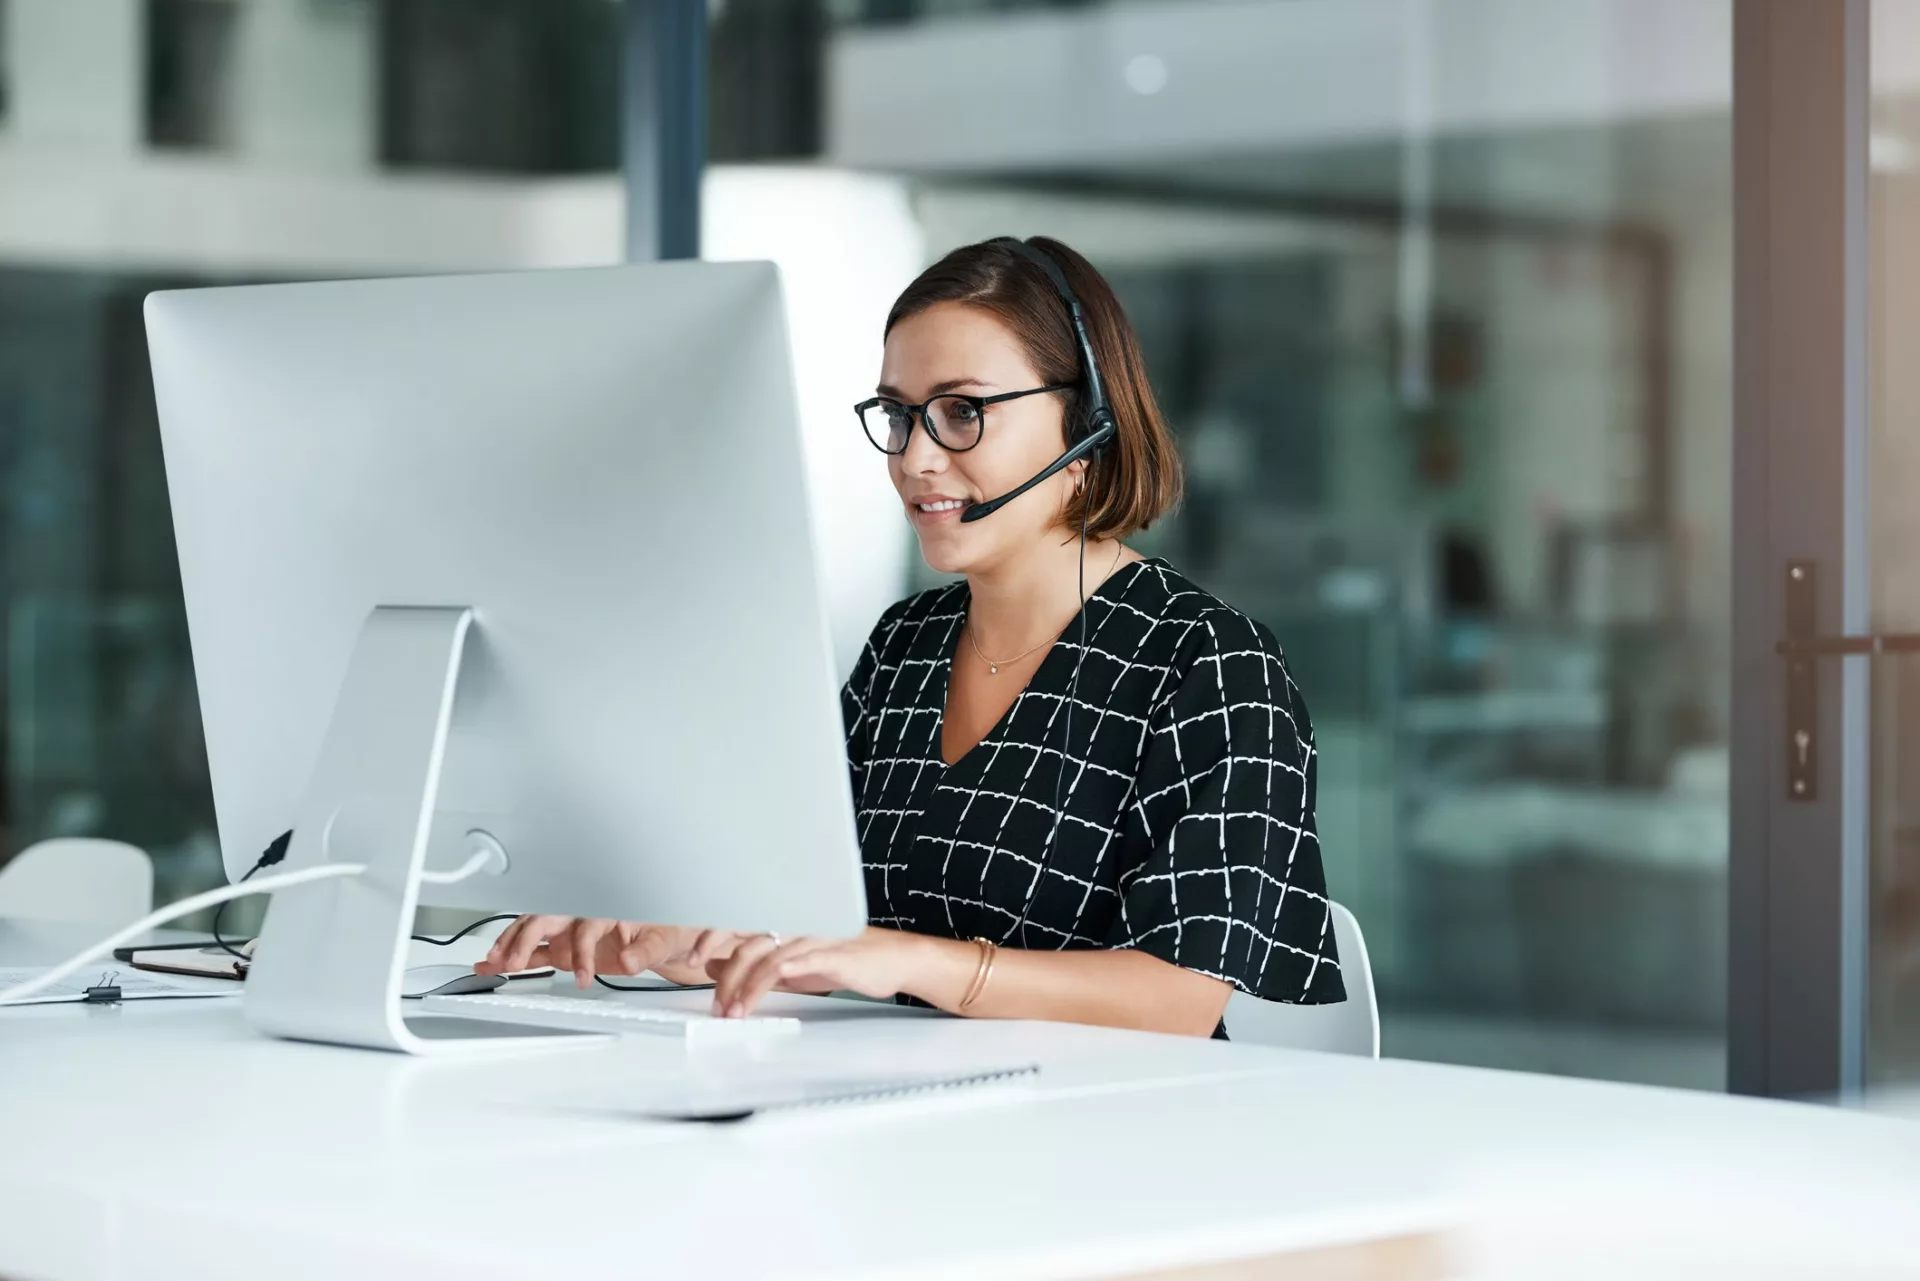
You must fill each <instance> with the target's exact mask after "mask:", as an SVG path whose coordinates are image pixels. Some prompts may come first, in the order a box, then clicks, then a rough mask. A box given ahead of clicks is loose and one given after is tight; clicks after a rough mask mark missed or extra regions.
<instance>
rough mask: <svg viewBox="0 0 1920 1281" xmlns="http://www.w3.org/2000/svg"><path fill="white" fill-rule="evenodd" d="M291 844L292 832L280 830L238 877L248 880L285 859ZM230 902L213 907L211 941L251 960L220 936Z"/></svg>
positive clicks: (230, 953)
mask: <svg viewBox="0 0 1920 1281" xmlns="http://www.w3.org/2000/svg"><path fill="white" fill-rule="evenodd" d="M292 844H293V833H292V832H290V831H287V832H282V833H280V835H278V836H276V837H274V838H273V840H272V842H271V843H269V844H268V846H267V848H266V849H264V850H262V851H261V853H260V857H259V859H258V860H256V861H255V863H254V865H253V866H252V867H250V868H248V869H247V874H246V875H245V876H243V877H241V878H240V879H241V881H243V882H245V881H250V880H252V879H253V876H254V873H256V872H258V871H260V870H262V869H263V868H269V867H272V866H273V865H274V864H275V863H278V862H280V861H281V860H283V859H285V858H286V857H287V849H288V848H289V847H290V846H291V845H292ZM232 902H233V900H232V899H228V900H227V902H226V903H222V904H221V905H220V906H219V907H216V908H214V909H213V941H214V942H215V943H216V944H218V945H219V947H220V950H221V951H223V952H225V953H226V954H227V955H229V956H237V957H239V958H240V959H241V960H243V961H248V960H252V959H253V958H252V957H249V956H248V955H247V954H246V953H245V952H242V951H241V950H240V949H239V948H237V947H235V946H234V945H233V944H231V943H229V942H227V941H226V940H225V939H224V938H222V937H220V918H221V917H223V916H225V915H226V914H227V904H228V903H232Z"/></svg>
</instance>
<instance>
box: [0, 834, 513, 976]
mask: <svg viewBox="0 0 1920 1281" xmlns="http://www.w3.org/2000/svg"><path fill="white" fill-rule="evenodd" d="M475 857H481V856H480V855H476V856H475ZM469 861H471V860H469ZM366 870H367V865H366V864H365V863H325V864H322V865H321V866H319V867H303V868H301V869H300V870H299V871H297V872H281V873H279V874H278V875H275V876H263V877H258V878H256V879H254V880H250V881H240V882H238V883H236V884H233V885H227V886H222V887H221V888H220V889H217V890H208V891H207V892H206V893H204V894H195V895H193V896H192V897H191V898H183V899H181V900H180V901H179V902H178V903H171V904H168V905H167V906H166V907H163V908H161V909H160V910H159V911H157V912H152V913H149V914H148V915H146V916H143V917H141V918H140V919H139V920H137V921H135V922H134V923H133V924H132V925H129V926H127V928H126V929H124V930H121V931H120V932H119V933H117V934H114V935H112V936H111V937H108V938H104V939H102V940H100V941H99V942H98V943H95V944H93V945H91V946H90V947H88V948H87V949H86V950H85V951H83V952H81V953H79V954H78V955H77V956H74V957H73V958H72V959H70V960H66V961H62V962H61V963H60V964H58V965H56V966H54V967H53V968H52V969H50V970H44V971H42V972H41V973H39V974H36V975H35V976H34V977H32V978H30V979H28V980H27V981H26V982H24V983H16V984H14V985H13V986H12V987H10V988H6V989H4V990H0V1006H4V1005H7V1004H10V1003H11V1002H14V1001H18V1000H20V999H22V998H23V997H28V996H32V995H33V994H34V993H36V992H40V991H43V990H44V989H46V988H50V987H52V986H53V985H54V984H55V983H58V982H59V981H60V980H61V979H63V978H65V977H67V975H69V974H71V973H73V972H74V971H75V970H77V969H79V968H80V967H81V966H83V965H85V964H86V963H87V962H89V961H91V960H93V958H95V957H96V956H99V955H100V954H101V953H103V952H111V951H112V950H113V949H114V948H116V947H119V946H120V945H121V944H122V943H125V942H127V941H129V940H131V939H136V938H139V937H140V936H141V935H142V934H145V933H146V932H147V931H148V930H151V929H157V928H158V927H160V926H162V925H165V924H166V923H167V922H168V921H174V920H178V919H179V918H181V917H183V916H190V915H192V914H193V913H195V912H198V911H200V910H201V909H202V908H208V907H217V906H219V905H220V904H222V903H225V902H228V901H229V900H232V899H237V898H245V897H247V896H248V895H250V894H269V893H272V892H273V891H274V890H284V889H288V888H290V887H292V886H295V885H305V884H307V883H308V882H310V881H325V880H331V879H332V878H334V877H339V876H359V875H360V874H361V873H362V872H365V871H366ZM461 870H462V871H464V870H465V869H464V868H463V869H461ZM445 875H446V876H449V877H453V878H457V877H459V875H460V873H459V872H449V873H445Z"/></svg>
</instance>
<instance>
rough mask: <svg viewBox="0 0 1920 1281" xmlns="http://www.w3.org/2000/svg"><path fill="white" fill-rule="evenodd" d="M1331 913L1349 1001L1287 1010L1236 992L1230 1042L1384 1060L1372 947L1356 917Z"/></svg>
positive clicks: (1230, 1009)
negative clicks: (1369, 950) (1368, 955)
mask: <svg viewBox="0 0 1920 1281" xmlns="http://www.w3.org/2000/svg"><path fill="white" fill-rule="evenodd" d="M1328 907H1329V909H1330V910H1331V912H1332V915H1333V943H1334V947H1335V948H1337V949H1338V950H1339V953H1340V977H1341V979H1342V980H1343V981H1344V982H1345V983H1346V988H1347V999H1346V1000H1344V1001H1342V1002H1340V1003H1339V1004H1338V1005H1287V1004H1284V1003H1282V1002H1279V1001H1262V1000H1260V999H1258V998H1257V997H1251V996H1248V995H1247V994H1246V993H1245V992H1235V993H1234V994H1233V996H1232V997H1231V998H1229V999H1228V1001H1227V1020H1226V1022H1227V1035H1228V1036H1230V1037H1232V1038H1233V1039H1234V1040H1236V1041H1244V1042H1247V1043H1248V1044H1251V1045H1273V1046H1279V1047H1280V1048H1282V1049H1288V1050H1323V1051H1326V1052H1327V1053H1330V1054H1359V1055H1364V1056H1365V1057H1367V1058H1372V1059H1377V1058H1379V1057H1380V1007H1379V1005H1378V1004H1376V1002H1375V1000H1374V994H1373V965H1372V963H1371V962H1369V961H1368V960H1367V941H1366V940H1365V939H1364V938H1362V937H1361V936H1360V922H1358V921H1356V920H1354V919H1353V913H1352V912H1349V911H1348V910H1347V909H1346V908H1344V907H1342V906H1340V905H1339V904H1338V903H1330V904H1328Z"/></svg>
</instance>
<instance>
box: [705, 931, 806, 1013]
mask: <svg viewBox="0 0 1920 1281" xmlns="http://www.w3.org/2000/svg"><path fill="white" fill-rule="evenodd" d="M822 946H824V944H823V943H822V941H821V940H819V939H815V938H797V939H794V940H793V941H792V942H790V943H783V944H781V945H780V946H779V947H773V948H767V949H765V950H763V951H760V952H758V953H756V955H755V956H754V959H753V960H752V961H751V962H750V963H749V964H748V965H747V966H746V970H745V972H744V973H743V974H741V975H740V977H739V980H738V982H737V983H736V984H735V985H734V988H733V990H732V992H731V993H729V995H728V999H727V1003H726V1004H725V1005H724V1006H722V1007H721V1008H722V1009H723V1010H724V1011H725V1014H726V1017H727V1018H730V1019H738V1018H745V1017H746V1016H747V1015H749V1014H751V1013H753V1009H754V1007H755V1006H757V1005H758V1004H760V1000H761V998H762V997H764V996H766V994H767V993H768V992H769V991H770V990H771V989H772V988H773V985H774V984H775V983H777V982H778V981H779V979H780V970H781V968H782V967H783V966H785V965H787V964H789V963H790V962H793V961H796V960H797V959H799V958H801V957H803V956H805V955H806V954H807V953H809V952H816V951H819V950H820V948H821V947H822Z"/></svg>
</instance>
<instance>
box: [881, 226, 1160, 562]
mask: <svg viewBox="0 0 1920 1281" xmlns="http://www.w3.org/2000/svg"><path fill="white" fill-rule="evenodd" d="M1027 243H1028V244H1029V245H1031V246H1032V247H1033V248H1035V249H1038V250H1040V251H1041V252H1042V253H1044V254H1046V255H1047V256H1048V257H1050V258H1052V259H1053V261H1054V262H1055V263H1056V264H1057V265H1058V266H1059V268H1060V271H1061V274H1063V275H1064V276H1066V278H1067V285H1068V287H1070V288H1071V289H1072V290H1073V292H1074V294H1075V295H1076V296H1077V297H1078V298H1079V299H1080V310H1081V315H1082V318H1083V319H1084V321H1085V322H1086V326H1087V337H1088V339H1089V340H1090V341H1091V342H1092V343H1093V353H1094V357H1095V359H1097V360H1098V361H1099V362H1100V376H1101V379H1102V381H1103V382H1104V383H1105V384H1106V391H1107V402H1108V405H1109V407H1110V408H1111V409H1112V411H1113V421H1114V426H1115V428H1116V429H1117V430H1116V432H1115V436H1114V440H1113V442H1112V443H1111V444H1109V445H1108V446H1107V447H1106V449H1105V450H1104V451H1103V452H1102V453H1101V455H1100V456H1099V458H1098V459H1097V461H1095V462H1094V463H1093V465H1092V466H1090V467H1088V469H1087V483H1086V487H1085V489H1083V490H1082V491H1081V492H1080V493H1079V494H1078V495H1077V496H1075V497H1074V498H1073V499H1072V500H1071V501H1069V502H1068V504H1067V509H1066V512H1065V513H1064V516H1065V520H1066V523H1067V524H1068V525H1069V526H1070V527H1074V528H1078V527H1079V525H1080V522H1081V520H1082V519H1085V521H1086V527H1087V537H1089V538H1124V537H1125V536H1126V535H1128V534H1132V533H1135V532H1137V531H1139V530H1142V529H1145V528H1147V527H1148V526H1149V525H1151V524H1152V523H1153V522H1154V521H1156V520H1158V519H1160V517H1162V516H1164V515H1166V514H1167V512H1169V511H1171V510H1172V509H1173V507H1174V505H1175V504H1176V503H1178V502H1179V501H1180V489H1181V483H1182V477H1181V468H1180V451H1179V448H1178V447H1177V446H1176V445H1175V444H1174V440H1173V433H1172V432H1171V431H1170V430H1168V428H1167V420H1166V419H1165V418H1164V417H1162V416H1161V413H1160V405H1159V402H1157V401H1156V400H1154V398H1153V388H1152V386H1151V385H1150V384H1149V383H1148V382H1147V366H1146V361H1145V360H1144V359H1142V358H1141V355H1140V340H1139V339H1138V338H1137V337H1136V336H1135V335H1134V332H1133V323H1132V322H1131V321H1129V320H1128V319H1127V313H1126V312H1125V310H1123V309H1122V308H1121V306H1120V300H1119V299H1118V298H1116V297H1114V293H1113V287H1112V286H1110V285H1109V284H1107V282H1106V278H1105V277H1103V276H1102V275H1101V274H1100V273H1099V272H1098V271H1096V270H1095V269H1094V266H1093V264H1092V263H1090V262H1088V261H1087V260H1086V259H1085V258H1082V257H1081V256H1080V255H1079V254H1077V253H1075V252H1074V251H1073V250H1071V249H1069V248H1067V246H1065V245H1063V244H1061V243H1060V242H1059V241H1058V240H1053V239H1050V238H1048V237H1046V236H1035V237H1034V238H1033V239H1031V240H1029V241H1028V242H1027ZM942 302H957V303H965V304H967V305H968V306H970V307H980V308H983V309H985V310H986V311H990V312H992V313H993V314H994V315H995V316H998V317H999V318H1000V319H1001V321H1003V322H1004V323H1005V324H1006V325H1007V327H1008V328H1009V329H1011V330H1013V332H1014V334H1015V336H1017V337H1018V338H1019V340H1020V343H1021V345H1022V346H1024V347H1025V348H1026V351H1027V359H1028V360H1030V361H1031V362H1032V363H1033V368H1034V372H1035V373H1036V374H1038V375H1039V376H1040V381H1041V382H1043V383H1072V384H1076V385H1077V386H1078V387H1079V390H1077V391H1076V392H1075V393H1074V395H1073V397H1072V398H1071V399H1070V401H1069V402H1068V405H1067V420H1066V421H1067V424H1068V433H1067V434H1068V439H1069V440H1072V439H1075V438H1076V430H1077V427H1078V425H1080V424H1084V423H1085V421H1086V416H1087V408H1088V407H1087V405H1086V391H1085V386H1086V384H1085V379H1084V373H1083V371H1082V370H1081V368H1080V349H1079V345H1078V344H1077V343H1076V342H1075V341H1074V336H1073V325H1072V322H1071V321H1070V319H1069V317H1068V312H1067V305H1066V303H1065V301H1064V300H1062V298H1061V297H1060V292H1059V290H1057V289H1055V288H1054V287H1053V282H1052V281H1050V280H1048V279H1047V275H1046V272H1045V271H1044V270H1043V269H1042V268H1041V267H1040V265H1039V264H1038V263H1035V262H1032V261H1031V260H1029V259H1028V258H1026V257H1025V256H1024V255H1022V254H1021V253H1020V252H1019V251H1018V250H1016V249H1014V248H1012V247H1010V246H1008V245H1005V244H996V243H994V242H993V241H991V240H988V241H982V242H981V243H980V244H977V245H963V246H961V247H960V248H958V249H955V250H954V251H953V252H951V253H949V254H948V255H947V256H946V257H944V258H942V259H941V260H940V261H939V262H936V263H934V264H933V266H931V267H929V268H927V269H926V270H925V271H923V272H921V273H920V275H919V277H918V278H917V279H916V280H915V281H914V282H913V283H912V284H910V285H908V286H907V288H906V291H905V292H904V293H902V294H901V295H900V297H899V299H898V300H897V301H896V302H895V303H894V304H893V310H892V311H890V312H888V313H887V328H886V332H887V333H892V332H893V327H894V326H895V325H897V324H899V323H900V322H901V321H903V320H905V319H906V318H907V317H909V316H913V315H917V314H918V313H920V312H922V311H925V310H926V309H927V308H928V307H931V306H933V305H934V304H935V303H942Z"/></svg>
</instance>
